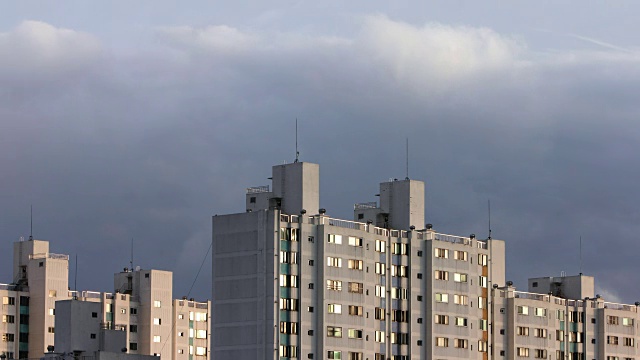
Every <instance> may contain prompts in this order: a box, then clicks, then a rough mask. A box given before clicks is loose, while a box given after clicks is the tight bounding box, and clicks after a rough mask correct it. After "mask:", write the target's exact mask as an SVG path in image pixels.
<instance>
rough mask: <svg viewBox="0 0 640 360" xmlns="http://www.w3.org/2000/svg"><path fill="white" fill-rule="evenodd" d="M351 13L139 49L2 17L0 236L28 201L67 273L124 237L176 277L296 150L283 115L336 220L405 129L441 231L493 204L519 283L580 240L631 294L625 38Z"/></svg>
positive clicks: (634, 128)
mask: <svg viewBox="0 0 640 360" xmlns="http://www.w3.org/2000/svg"><path fill="white" fill-rule="evenodd" d="M359 21H360V22H359V28H358V31H356V32H355V33H354V34H351V35H349V34H346V35H345V34H340V33H338V34H336V33H334V32H331V31H328V30H327V31H326V32H325V33H300V32H282V31H280V32H278V31H259V30H255V29H251V30H246V29H244V28H242V27H234V26H231V25H212V26H204V27H194V26H190V25H187V26H183V27H165V28H161V29H157V31H156V32H155V37H154V38H153V39H149V43H145V44H141V46H140V48H139V49H137V50H136V51H131V50H127V51H125V50H122V49H118V48H117V47H111V46H108V44H105V43H102V42H100V41H98V40H97V39H96V38H95V37H94V36H92V35H91V34H85V33H82V32H80V31H75V30H65V29H60V28H56V27H54V26H52V25H48V24H44V23H38V22H25V23H23V24H21V25H19V26H18V27H17V28H15V29H12V30H10V31H8V32H5V33H3V34H2V35H0V54H2V55H6V56H2V57H0V64H2V69H3V70H0V78H1V79H2V81H3V86H2V88H1V89H0V94H3V96H0V127H1V128H2V131H0V167H1V168H2V169H3V171H2V172H0V199H2V204H3V205H2V209H3V213H4V214H6V216H3V217H2V219H0V228H2V229H4V232H3V236H4V237H5V238H9V239H11V238H14V239H17V237H18V236H19V235H24V234H26V232H27V231H28V208H29V205H30V204H32V203H33V204H34V210H35V214H36V222H35V224H36V226H35V230H36V231H35V234H36V237H39V238H44V239H49V240H51V241H52V244H51V249H52V251H54V252H59V253H71V254H74V253H75V252H80V254H81V257H80V258H81V259H85V258H86V259H90V260H87V261H88V262H89V261H90V262H91V265H92V266H91V267H92V270H89V269H87V271H83V273H82V274H79V275H80V276H79V279H78V280H79V285H80V286H81V287H85V288H89V289H91V290H95V287H97V288H98V290H107V289H109V287H110V286H111V283H112V282H111V279H110V275H109V274H110V272H111V271H117V270H118V269H120V268H122V267H123V266H127V265H128V263H129V246H130V241H131V238H134V239H135V242H134V244H135V254H136V260H135V262H136V265H141V266H142V267H144V268H149V267H155V268H161V269H169V270H173V271H174V272H175V275H174V276H175V284H176V285H175V287H176V289H175V293H178V294H186V293H187V291H188V286H190V284H191V282H192V281H193V277H194V276H195V273H196V272H197V270H198V267H199V264H200V263H199V261H200V259H198V257H199V256H200V255H202V256H204V253H205V251H206V248H203V245H204V246H206V245H207V244H208V242H209V239H210V232H207V231H208V230H207V226H209V225H207V224H209V223H210V220H209V219H210V216H211V215H213V214H223V213H229V212H242V211H243V210H244V209H243V207H244V197H243V196H244V194H243V192H244V189H245V188H246V187H248V186H254V185H264V184H267V183H268V180H267V177H269V176H270V166H271V165H273V164H278V163H281V162H282V161H292V160H293V159H294V157H295V153H294V146H295V145H294V144H295V135H294V131H295V130H294V121H295V118H298V119H299V120H300V122H299V124H300V131H299V146H300V151H301V158H302V160H304V161H313V162H318V163H320V165H321V190H322V199H321V206H322V207H325V208H327V209H328V211H329V213H330V214H331V215H332V216H337V217H345V218H350V217H351V209H352V205H353V203H355V202H360V201H370V200H375V196H374V195H375V194H376V193H377V192H378V189H377V186H378V183H379V182H380V181H384V180H386V179H388V178H390V177H401V176H404V170H405V169H404V141H405V138H406V137H407V136H409V137H410V143H411V156H410V163H411V174H410V176H411V177H412V178H415V179H424V180H425V181H426V183H427V204H426V206H427V221H428V222H431V223H433V224H434V225H435V228H436V229H437V230H439V231H442V232H446V233H458V234H470V233H476V234H478V236H479V237H480V236H482V235H481V234H483V232H486V227H487V225H486V223H487V221H486V220H487V218H486V203H487V199H491V203H492V226H493V232H494V233H493V234H494V237H497V238H504V239H506V240H507V251H508V260H507V261H508V274H509V278H510V280H514V281H515V282H516V284H518V283H524V281H525V280H526V279H527V277H531V276H551V275H553V274H558V273H560V272H561V271H566V272H567V273H569V274H571V273H575V272H578V269H577V268H578V261H577V260H576V261H574V260H575V259H574V260H572V258H571V256H569V254H574V255H575V247H576V244H577V239H578V238H579V236H580V235H582V236H583V241H584V254H583V255H584V263H585V274H589V275H591V274H592V275H595V276H596V281H597V282H599V283H606V284H607V288H612V289H620V290H619V292H620V294H619V295H620V299H621V300H625V301H629V300H627V299H636V298H640V292H638V290H636V289H631V288H629V287H628V286H625V281H628V280H629V279H631V278H633V276H634V275H633V274H635V272H636V271H635V269H634V268H633V264H634V263H635V260H634V259H633V254H634V253H635V252H636V250H638V248H637V245H636V244H635V240H634V239H635V234H637V233H638V232H640V228H639V226H638V225H637V224H636V221H635V219H636V218H637V215H638V211H637V210H636V208H637V206H636V204H637V203H638V202H639V201H640V199H638V197H637V195H636V189H635V188H636V184H635V179H637V178H638V177H639V176H640V172H639V171H638V170H637V169H640V167H639V166H637V165H639V164H636V163H637V161H636V159H635V157H634V156H633V154H635V153H637V152H638V151H640V148H639V147H638V145H637V144H638V143H640V142H638V140H639V139H638V135H637V134H639V133H640V131H639V130H640V129H639V128H638V126H639V125H638V124H637V121H635V120H636V118H637V116H636V115H637V114H638V112H639V111H640V108H639V107H638V105H637V101H636V100H635V98H634V96H633V94H637V93H638V91H639V90H640V88H639V87H640V85H638V84H640V81H638V80H640V71H639V70H638V67H637V63H638V58H637V56H636V55H635V54H631V53H621V52H619V51H615V52H613V51H612V52H608V51H602V50H599V51H598V52H587V51H576V50H573V49H563V50H561V51H556V52H541V51H539V50H536V49H531V48H529V46H528V44H527V43H526V42H524V41H523V40H521V39H519V38H518V36H517V35H511V34H502V33H499V32H497V31H496V30H492V29H490V28H481V27H470V26H452V25H446V24H439V23H428V24H425V25H419V26H416V25H412V24H408V23H405V22H402V21H398V20H393V19H390V18H388V17H385V16H383V15H374V16H368V17H364V18H360V19H359ZM327 34H330V35H327ZM153 40H155V42H154V41H153ZM198 249H199V250H198ZM618 249H625V251H624V252H623V253H620V252H619V250H618ZM6 250H7V251H6V252H7V253H10V249H8V248H7V249H6ZM198 251H199V252H198ZM574 257H575V256H574ZM190 259H191V260H193V259H196V260H198V261H189V260H190ZM207 269H210V267H209V265H207V266H205V269H204V270H203V271H204V272H205V273H208V272H210V270H207ZM105 271H106V273H105ZM0 272H4V273H9V272H10V268H9V266H8V265H2V264H0ZM619 274H623V275H619ZM93 277H98V278H99V279H101V280H98V281H94V278H93ZM198 284H200V282H199V283H198ZM209 292H210V289H209V288H208V286H207V285H206V284H204V285H203V284H200V285H198V286H197V288H196V289H195V290H194V294H193V295H194V297H196V298H204V297H207V296H209Z"/></svg>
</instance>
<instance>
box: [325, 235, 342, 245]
mask: <svg viewBox="0 0 640 360" xmlns="http://www.w3.org/2000/svg"><path fill="white" fill-rule="evenodd" d="M327 242H329V243H331V244H342V235H332V234H329V236H328V238H327Z"/></svg>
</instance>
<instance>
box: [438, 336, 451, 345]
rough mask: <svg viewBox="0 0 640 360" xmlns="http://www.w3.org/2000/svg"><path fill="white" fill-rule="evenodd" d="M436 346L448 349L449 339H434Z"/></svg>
mask: <svg viewBox="0 0 640 360" xmlns="http://www.w3.org/2000/svg"><path fill="white" fill-rule="evenodd" d="M436 346H439V347H449V338H446V337H436Z"/></svg>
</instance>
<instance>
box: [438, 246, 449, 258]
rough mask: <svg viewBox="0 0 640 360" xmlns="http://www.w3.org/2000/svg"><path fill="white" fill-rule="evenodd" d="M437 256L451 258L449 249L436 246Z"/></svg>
mask: <svg viewBox="0 0 640 360" xmlns="http://www.w3.org/2000/svg"><path fill="white" fill-rule="evenodd" d="M435 257H437V258H443V259H448V258H449V250H447V249H440V248H436V249H435Z"/></svg>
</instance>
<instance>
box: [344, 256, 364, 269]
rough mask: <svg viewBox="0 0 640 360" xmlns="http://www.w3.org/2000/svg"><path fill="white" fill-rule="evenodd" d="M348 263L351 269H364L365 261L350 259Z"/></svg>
mask: <svg viewBox="0 0 640 360" xmlns="http://www.w3.org/2000/svg"><path fill="white" fill-rule="evenodd" d="M347 265H348V267H349V269H354V270H362V269H363V261H362V260H356V259H349V261H348V263H347Z"/></svg>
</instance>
